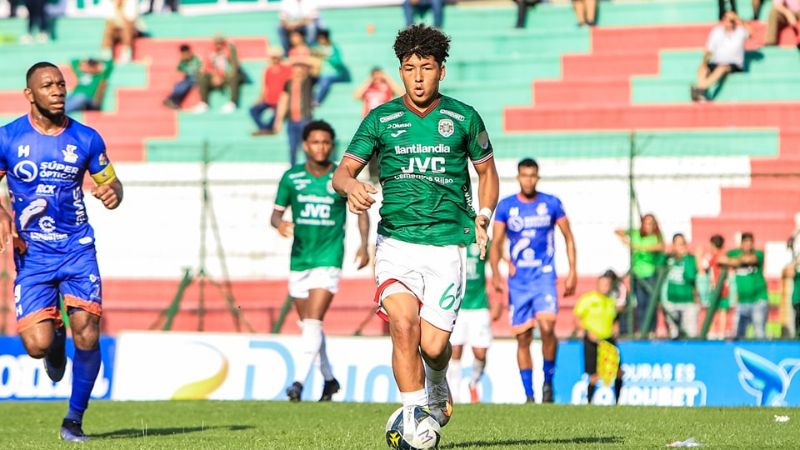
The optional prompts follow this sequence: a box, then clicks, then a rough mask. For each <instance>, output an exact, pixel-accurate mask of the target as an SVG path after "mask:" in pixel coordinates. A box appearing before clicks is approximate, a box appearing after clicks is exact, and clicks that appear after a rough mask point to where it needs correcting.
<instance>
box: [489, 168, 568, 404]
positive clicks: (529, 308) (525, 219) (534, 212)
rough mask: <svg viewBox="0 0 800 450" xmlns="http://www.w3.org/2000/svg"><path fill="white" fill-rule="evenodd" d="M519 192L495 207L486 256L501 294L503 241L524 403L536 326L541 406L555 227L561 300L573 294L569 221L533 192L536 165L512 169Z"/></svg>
mask: <svg viewBox="0 0 800 450" xmlns="http://www.w3.org/2000/svg"><path fill="white" fill-rule="evenodd" d="M517 181H519V187H520V192H519V193H518V194H514V195H512V196H510V197H506V198H504V199H503V200H501V201H500V203H499V204H498V205H497V211H496V213H495V222H494V230H493V231H494V238H493V239H494V240H493V241H492V247H491V251H490V260H491V265H492V273H493V274H494V276H493V277H492V284H493V285H494V288H495V289H496V290H498V291H500V290H502V289H503V287H502V285H503V280H502V278H501V277H500V275H499V274H500V272H499V271H498V265H499V263H500V259H501V256H502V254H503V245H505V240H506V237H508V240H509V243H510V244H509V252H508V253H509V257H510V264H509V270H508V273H509V277H508V300H509V304H510V313H511V326H512V328H511V330H512V332H513V333H514V335H515V336H516V338H517V364H518V365H519V373H520V376H521V377H522V385H523V386H524V388H525V395H526V397H527V401H528V402H533V361H532V360H531V350H530V345H531V340H532V338H533V328H534V327H535V326H536V325H537V324H538V325H539V331H540V333H541V336H542V356H543V360H544V362H543V369H544V385H543V386H542V401H543V402H547V403H551V402H552V401H553V375H554V373H555V360H556V347H557V341H556V336H555V325H556V314H557V312H558V294H557V292H556V267H555V258H554V257H555V227H556V225H558V228H559V229H560V230H561V233H562V234H563V235H564V240H565V241H566V244H567V257H568V259H569V275H567V279H566V283H565V289H564V295H565V296H570V295H572V294H573V293H574V292H575V285H576V283H577V280H578V278H577V275H576V271H575V241H574V239H573V237H572V230H571V229H570V227H569V220H567V215H566V213H564V208H563V207H562V206H561V200H559V199H558V198H557V197H555V196H552V195H549V194H545V193H543V192H537V191H536V184H537V183H538V181H539V165H538V164H537V163H536V161H534V160H532V159H524V160H522V161H520V163H519V165H518V166H517Z"/></svg>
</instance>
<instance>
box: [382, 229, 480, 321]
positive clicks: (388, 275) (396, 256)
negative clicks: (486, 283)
mask: <svg viewBox="0 0 800 450" xmlns="http://www.w3.org/2000/svg"><path fill="white" fill-rule="evenodd" d="M375 247H376V249H375V279H376V281H377V282H378V293H377V295H376V297H375V298H376V301H377V302H378V306H379V309H378V314H379V315H380V316H381V317H383V318H384V319H387V316H386V311H385V310H384V309H383V305H382V302H383V299H384V298H385V297H387V296H388V295H391V294H392V293H395V292H397V291H398V289H400V290H404V291H405V290H407V291H409V292H411V293H412V294H414V295H415V296H416V297H417V299H418V300H419V302H420V311H419V315H420V317H421V318H423V319H425V321H427V322H428V323H430V324H431V325H433V326H435V327H436V328H439V329H442V330H445V331H452V330H453V326H454V325H455V323H456V316H458V310H459V308H461V299H462V297H463V293H464V289H465V286H466V279H467V276H466V259H467V251H466V247H465V246H463V245H446V246H436V245H421V244H412V243H410V242H404V241H399V240H397V239H392V238H387V237H384V236H381V235H378V240H377V242H376V246H375Z"/></svg>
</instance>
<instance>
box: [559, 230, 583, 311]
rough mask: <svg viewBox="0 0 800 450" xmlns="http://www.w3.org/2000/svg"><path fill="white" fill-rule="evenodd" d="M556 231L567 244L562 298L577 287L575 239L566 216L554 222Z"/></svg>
mask: <svg viewBox="0 0 800 450" xmlns="http://www.w3.org/2000/svg"><path fill="white" fill-rule="evenodd" d="M556 224H557V225H558V229H559V230H561V234H563V235H564V242H566V244H567V259H568V260H569V273H568V274H567V279H566V281H565V283H564V296H565V297H569V296H570V295H572V294H574V293H575V286H577V285H578V269H577V259H578V257H577V251H576V250H575V237H574V236H573V235H572V228H571V227H570V226H569V219H567V217H566V216H564V217H562V218H560V219H558V220H557V221H556Z"/></svg>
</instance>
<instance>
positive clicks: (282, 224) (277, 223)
mask: <svg viewBox="0 0 800 450" xmlns="http://www.w3.org/2000/svg"><path fill="white" fill-rule="evenodd" d="M285 211H286V210H285V209H280V208H279V207H278V206H275V208H274V209H273V210H272V216H271V217H270V218H269V224H270V225H272V228H275V229H276V230H278V234H280V235H281V236H283V237H285V238H289V237H292V236H293V235H294V224H293V223H292V222H289V221H286V220H283V213H284V212H285Z"/></svg>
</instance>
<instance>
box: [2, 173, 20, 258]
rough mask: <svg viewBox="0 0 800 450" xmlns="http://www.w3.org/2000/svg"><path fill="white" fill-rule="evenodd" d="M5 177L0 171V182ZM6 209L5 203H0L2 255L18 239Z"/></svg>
mask: <svg viewBox="0 0 800 450" xmlns="http://www.w3.org/2000/svg"><path fill="white" fill-rule="evenodd" d="M5 175H6V172H5V171H0V180H2V179H3V177H5ZM6 208H7V206H6V201H0V253H4V252H5V251H6V246H7V245H8V244H10V243H12V242H13V239H16V238H17V237H18V236H17V228H16V226H14V219H13V218H12V217H11V213H9V212H8V209H6Z"/></svg>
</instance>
